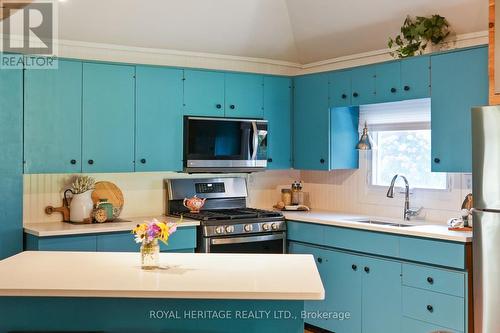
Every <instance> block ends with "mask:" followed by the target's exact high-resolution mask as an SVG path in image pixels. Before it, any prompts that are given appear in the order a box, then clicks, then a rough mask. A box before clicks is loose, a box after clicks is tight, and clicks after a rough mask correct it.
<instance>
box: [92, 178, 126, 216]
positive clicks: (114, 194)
mask: <svg viewBox="0 0 500 333" xmlns="http://www.w3.org/2000/svg"><path fill="white" fill-rule="evenodd" d="M101 199H108V202H109V203H111V204H112V205H113V217H114V218H117V217H118V216H120V213H121V211H122V208H123V203H124V200H123V193H122V191H121V190H120V188H119V187H118V186H116V185H115V184H113V183H112V182H97V183H95V188H94V192H92V201H93V202H94V205H95V204H97V203H98V202H99V200H101Z"/></svg>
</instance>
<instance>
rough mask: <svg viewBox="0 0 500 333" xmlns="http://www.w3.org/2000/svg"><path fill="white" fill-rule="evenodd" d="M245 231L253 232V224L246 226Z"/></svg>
mask: <svg viewBox="0 0 500 333" xmlns="http://www.w3.org/2000/svg"><path fill="white" fill-rule="evenodd" d="M244 229H245V231H246V232H250V231H252V230H253V225H251V224H245V227H244Z"/></svg>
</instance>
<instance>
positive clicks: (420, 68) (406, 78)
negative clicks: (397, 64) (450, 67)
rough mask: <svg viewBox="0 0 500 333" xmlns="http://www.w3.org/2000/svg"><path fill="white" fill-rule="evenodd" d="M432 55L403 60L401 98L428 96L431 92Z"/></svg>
mask: <svg viewBox="0 0 500 333" xmlns="http://www.w3.org/2000/svg"><path fill="white" fill-rule="evenodd" d="M430 66H431V63H430V57H429V56H417V57H410V58H406V59H403V60H401V88H400V94H399V95H400V98H401V99H402V100H406V99H417V98H427V97H430V94H431V88H430V84H431V82H430V81H431V71H430Z"/></svg>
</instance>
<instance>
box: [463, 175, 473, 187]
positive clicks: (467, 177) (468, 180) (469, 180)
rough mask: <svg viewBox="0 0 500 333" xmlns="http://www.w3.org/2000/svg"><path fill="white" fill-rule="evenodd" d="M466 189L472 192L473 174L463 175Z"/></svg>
mask: <svg viewBox="0 0 500 333" xmlns="http://www.w3.org/2000/svg"><path fill="white" fill-rule="evenodd" d="M463 177H464V178H463V179H464V184H465V188H466V189H467V190H469V191H472V174H470V173H466V174H464V175H463Z"/></svg>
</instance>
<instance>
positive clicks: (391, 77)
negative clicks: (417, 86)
mask: <svg viewBox="0 0 500 333" xmlns="http://www.w3.org/2000/svg"><path fill="white" fill-rule="evenodd" d="M375 72H376V79H375V91H376V93H377V98H376V100H377V102H378V103H385V102H394V101H397V100H400V99H401V90H400V87H401V62H400V61H391V62H386V63H382V64H377V65H375Z"/></svg>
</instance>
